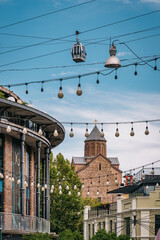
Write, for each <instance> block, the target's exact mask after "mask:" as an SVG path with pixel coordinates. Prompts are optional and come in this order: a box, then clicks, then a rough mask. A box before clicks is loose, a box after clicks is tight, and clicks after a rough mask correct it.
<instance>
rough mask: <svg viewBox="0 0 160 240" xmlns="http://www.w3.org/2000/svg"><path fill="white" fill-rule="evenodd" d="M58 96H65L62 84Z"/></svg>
mask: <svg viewBox="0 0 160 240" xmlns="http://www.w3.org/2000/svg"><path fill="white" fill-rule="evenodd" d="M58 97H59V98H63V97H64V94H63V92H62V87H61V86H60V88H59V93H58Z"/></svg>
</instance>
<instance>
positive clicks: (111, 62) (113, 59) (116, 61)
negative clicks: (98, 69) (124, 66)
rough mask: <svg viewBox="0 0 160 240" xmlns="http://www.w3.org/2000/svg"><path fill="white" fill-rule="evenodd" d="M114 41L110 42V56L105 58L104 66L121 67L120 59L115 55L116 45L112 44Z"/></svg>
mask: <svg viewBox="0 0 160 240" xmlns="http://www.w3.org/2000/svg"><path fill="white" fill-rule="evenodd" d="M114 42H115V41H113V43H112V46H111V47H110V49H109V53H110V57H109V58H108V59H107V61H106V62H105V65H104V66H105V67H107V68H115V69H117V68H119V67H121V64H120V61H119V59H118V58H117V57H116V52H117V50H116V46H115V45H114Z"/></svg>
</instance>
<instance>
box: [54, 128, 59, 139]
mask: <svg viewBox="0 0 160 240" xmlns="http://www.w3.org/2000/svg"><path fill="white" fill-rule="evenodd" d="M53 135H54V137H58V131H57V128H55V130H54V133H53Z"/></svg>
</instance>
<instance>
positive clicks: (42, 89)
mask: <svg viewBox="0 0 160 240" xmlns="http://www.w3.org/2000/svg"><path fill="white" fill-rule="evenodd" d="M43 83H44V82H42V85H41V92H44V88H43Z"/></svg>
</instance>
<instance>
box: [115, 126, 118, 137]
mask: <svg viewBox="0 0 160 240" xmlns="http://www.w3.org/2000/svg"><path fill="white" fill-rule="evenodd" d="M116 124H117V128H116V132H115V136H116V137H119V130H118V123H116Z"/></svg>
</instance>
